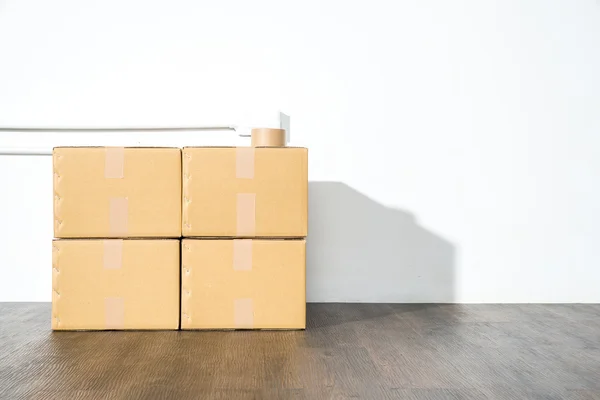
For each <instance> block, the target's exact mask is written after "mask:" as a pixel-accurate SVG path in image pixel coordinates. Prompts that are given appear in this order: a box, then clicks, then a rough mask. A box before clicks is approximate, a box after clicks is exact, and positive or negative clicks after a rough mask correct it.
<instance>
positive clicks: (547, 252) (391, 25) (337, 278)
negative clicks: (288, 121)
mask: <svg viewBox="0 0 600 400" xmlns="http://www.w3.org/2000/svg"><path fill="white" fill-rule="evenodd" d="M598 49H600V5H599V4H598V2H597V1H594V0H582V1H571V0H528V1H518V0H485V1H480V0H457V1H451V2H449V1H445V0H429V1H420V2H396V1H391V0H378V1H376V2H370V3H368V4H364V3H362V2H349V1H342V0H330V1H326V2H322V1H316V0H308V1H304V2H284V3H281V2H275V1H267V0H257V1H253V2H246V1H242V0H228V1H223V2H195V1H192V0H175V1H164V0H156V1H142V0H119V1H117V0H106V1H102V2H94V3H93V4H92V3H90V2H80V1H76V0H56V1H53V2H45V1H42V0H4V1H1V2H0V126H4V127H42V128H44V127H65V126H67V127H78V126H85V127H107V126H109V127H110V126H112V127H132V126H134V127H135V126H140V125H143V126H144V127H165V126H175V127H177V126H179V127H182V126H183V127H185V126H188V127H190V126H191V127H193V126H198V124H200V125H201V126H206V124H213V123H214V122H216V123H217V126H222V125H227V124H229V121H230V120H232V117H234V119H235V120H236V121H237V119H238V118H239V120H244V119H253V118H254V119H255V120H253V121H254V122H252V123H251V125H252V126H259V125H261V123H260V121H258V120H260V118H261V117H258V115H259V113H256V111H261V110H262V111H264V110H279V109H281V110H284V111H285V112H286V113H289V115H291V116H292V117H293V127H292V128H293V131H294V137H293V140H292V144H293V145H295V146H305V147H308V148H309V180H310V184H309V237H308V255H307V258H308V260H307V298H308V301H311V302H316V301H327V302H332V301H340V302H351V301H356V302H459V303H460V302H465V303H479V302H483V303H486V302H496V303H504V302H506V303H514V302H524V303H526V302H548V303H552V302H600V291H599V290H598V283H599V282H600V269H599V268H598V267H597V266H598V265H600V251H599V250H597V244H598V243H599V242H600V207H598V204H600V191H599V190H598V188H597V186H598V182H600V158H599V157H598V149H599V148H600V135H599V132H600V112H599V110H600V75H599V74H598V71H600V51H598ZM234 122H235V121H234ZM255 122H256V123H255ZM244 140H246V139H243V138H238V137H237V136H236V134H235V132H202V133H200V132H194V131H180V132H170V133H168V134H165V133H164V132H155V131H152V132H126V133H116V132H92V133H86V134H85V136H82V135H81V134H80V133H77V132H22V131H21V132H6V131H5V132H0V147H1V148H4V149H6V148H16V147H22V148H30V149H31V148H33V149H36V148H44V147H47V146H49V147H51V146H53V145H58V144H67V142H68V143H69V144H73V145H76V144H84V143H87V144H92V143H93V144H102V145H114V144H121V145H128V144H137V143H143V144H146V143H147V144H154V145H162V146H164V145H173V146H182V145H202V144H216V143H219V144H224V145H226V144H237V145H240V144H246V142H244ZM51 162H52V160H51V158H50V157H47V156H33V155H29V156H28V155H1V156H0V187H1V188H2V196H1V197H0V217H1V218H2V221H3V225H2V230H1V231H0V246H1V250H2V259H1V262H0V276H1V277H2V278H1V279H0V301H50V299H51V251H50V250H51V245H50V240H51V238H52V179H51V176H52V165H51Z"/></svg>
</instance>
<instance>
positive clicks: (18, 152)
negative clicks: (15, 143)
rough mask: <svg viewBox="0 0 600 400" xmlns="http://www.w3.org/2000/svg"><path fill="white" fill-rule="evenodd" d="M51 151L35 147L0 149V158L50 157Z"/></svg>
mask: <svg viewBox="0 0 600 400" xmlns="http://www.w3.org/2000/svg"><path fill="white" fill-rule="evenodd" d="M51 155H52V149H45V148H35V147H0V156H51Z"/></svg>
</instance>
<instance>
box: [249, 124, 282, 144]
mask: <svg viewBox="0 0 600 400" xmlns="http://www.w3.org/2000/svg"><path fill="white" fill-rule="evenodd" d="M252 147H285V129H271V128H256V129H252Z"/></svg>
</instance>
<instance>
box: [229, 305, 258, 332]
mask: <svg viewBox="0 0 600 400" xmlns="http://www.w3.org/2000/svg"><path fill="white" fill-rule="evenodd" d="M233 325H234V326H235V327H236V328H238V329H252V328H254V305H253V303H252V299H247V298H245V299H244V298H242V299H235V300H234V301H233Z"/></svg>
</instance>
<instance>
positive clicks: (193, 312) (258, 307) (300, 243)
mask: <svg viewBox="0 0 600 400" xmlns="http://www.w3.org/2000/svg"><path fill="white" fill-rule="evenodd" d="M181 256H182V259H181V261H182V272H181V329H304V328H305V327H306V241H305V240H304V239H288V240H276V239H272V240H268V239H266V240H259V239H254V240H253V239H212V240H211V239H183V240H182V253H181Z"/></svg>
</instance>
